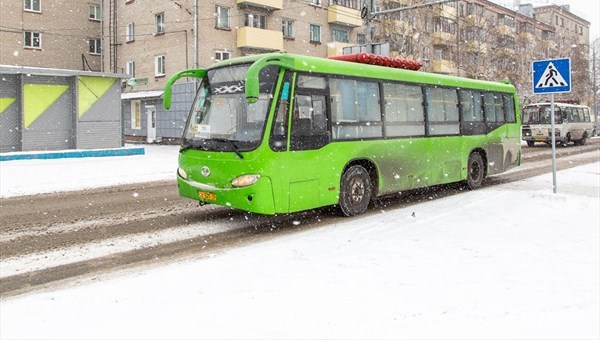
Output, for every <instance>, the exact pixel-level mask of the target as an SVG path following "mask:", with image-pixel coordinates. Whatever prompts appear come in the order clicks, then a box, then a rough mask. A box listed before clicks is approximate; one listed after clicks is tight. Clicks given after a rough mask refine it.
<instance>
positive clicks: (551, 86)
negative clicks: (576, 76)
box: [532, 58, 571, 94]
mask: <svg viewBox="0 0 600 340" xmlns="http://www.w3.org/2000/svg"><path fill="white" fill-rule="evenodd" d="M532 69H533V73H532V76H533V93H534V94H538V93H562V92H571V59H569V58H563V59H550V60H538V61H534V62H533V63H532Z"/></svg>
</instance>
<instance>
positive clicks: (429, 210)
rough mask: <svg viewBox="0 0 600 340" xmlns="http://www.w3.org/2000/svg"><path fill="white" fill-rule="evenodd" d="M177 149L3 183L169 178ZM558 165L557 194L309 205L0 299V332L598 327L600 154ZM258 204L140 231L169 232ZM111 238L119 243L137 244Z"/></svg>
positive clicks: (205, 226) (274, 334) (349, 333)
mask: <svg viewBox="0 0 600 340" xmlns="http://www.w3.org/2000/svg"><path fill="white" fill-rule="evenodd" d="M576 157H581V156H572V158H570V159H575V158H576ZM587 157H589V155H588V156H587ZM596 157H598V159H599V160H600V154H598V152H597V151H596ZM176 158H177V147H170V146H148V147H146V155H143V156H122V157H104V158H89V159H62V160H43V161H32V160H27V161H8V162H0V174H1V175H2V177H1V178H0V187H1V188H2V192H3V196H4V193H6V192H12V193H14V192H16V191H19V192H21V193H34V192H36V191H39V189H42V190H44V191H47V190H51V191H53V190H58V191H63V190H73V189H76V188H77V186H79V187H80V188H82V187H94V186H104V185H107V184H109V183H110V182H111V180H110V177H113V180H112V181H113V182H118V183H127V182H132V181H137V180H149V179H157V178H160V177H164V178H173V177H174V168H175V166H176V165H175V164H176ZM164 163H168V164H167V165H168V166H165V165H164ZM526 168H527V165H523V166H522V169H519V168H517V169H515V170H511V171H521V170H525V169H526ZM153 172H156V174H154V173H153ZM40 173H43V174H44V176H39V174H40ZM31 174H36V176H31ZM30 176H31V177H30ZM37 177H43V178H48V179H49V182H50V183H51V184H49V185H47V186H42V187H40V186H39V184H40V182H42V181H41V180H40V181H38V180H36V178H37ZM23 178H27V179H28V180H26V181H23ZM557 179H558V183H559V185H558V188H559V189H558V193H557V194H553V193H552V176H551V174H550V173H548V174H545V175H542V176H538V177H535V178H530V179H526V180H522V181H518V182H514V183H508V184H504V185H499V186H494V187H488V188H483V189H481V190H476V191H466V192H463V193H461V194H458V195H453V196H449V197H445V198H437V199H432V200H431V201H428V202H424V203H420V204H412V205H404V206H400V207H397V208H394V209H391V208H389V209H388V208H386V207H381V208H378V209H376V210H371V211H369V212H368V213H367V214H364V215H361V216H357V217H354V218H349V219H338V220H336V221H335V223H333V224H329V225H327V226H323V227H319V228H311V229H306V230H303V229H302V227H303V223H304V222H305V221H306V219H305V218H308V219H312V220H319V219H320V218H321V217H319V216H315V215H308V217H298V218H295V217H292V218H290V219H289V223H290V227H291V228H296V229H297V231H293V232H291V233H288V234H286V235H285V236H277V237H275V238H273V239H270V240H266V241H262V242H255V243H251V244H249V245H246V246H240V247H237V248H233V249H228V250H223V251H220V252H216V253H212V254H210V255H208V256H206V255H204V256H203V257H200V258H195V259H188V260H186V261H182V262H178V263H171V264H164V263H163V264H161V263H157V264H154V265H151V266H149V267H145V268H139V269H132V270H128V271H123V272H118V273H112V274H110V275H106V276H96V277H93V278H91V279H80V280H78V281H77V282H73V283H71V284H69V285H64V286H62V287H59V288H56V289H54V290H49V291H45V292H38V293H34V294H27V295H22V296H18V297H13V298H8V299H6V298H5V299H1V300H0V311H1V313H0V338H1V339H48V338H59V339H92V338H94V339H134V338H137V339H192V338H194V339H200V338H210V339H223V338H227V339H239V338H242V339H248V338H259V339H292V338H293V339H298V338H306V339H311V338H319V339H321V338H355V339H366V338H372V339H373V338H376V339H390V338H393V339H450V338H457V339H490V338H495V339H500V338H502V339H597V338H599V337H600V321H599V320H600V230H599V227H598V226H599V225H600V161H599V162H596V163H591V164H588V165H585V166H581V167H577V168H573V169H569V170H565V171H559V172H558V174H557ZM61 182H62V183H61ZM13 183H19V185H14V184H13ZM16 186H20V189H19V190H16V189H15V187H16ZM6 187H9V189H6ZM198 209H209V207H204V208H198ZM211 209H212V208H211ZM218 209H222V208H218ZM256 219H257V218H256V217H253V216H252V215H249V217H248V215H246V216H240V215H234V217H232V218H231V219H229V220H227V221H206V222H200V223H197V224H193V225H188V226H181V227H180V226H173V227H171V228H166V229H165V230H164V232H163V233H155V234H152V235H146V234H142V235H137V236H139V238H140V239H145V240H148V239H155V240H156V241H157V242H158V243H161V242H162V243H169V242H172V241H173V238H172V237H170V236H169V237H167V236H168V235H167V234H169V235H171V236H173V235H179V237H180V238H181V237H182V236H181V235H185V234H186V233H197V234H198V233H210V232H216V231H219V230H225V229H228V228H240V227H243V226H246V225H248V223H250V225H252V224H251V223H253V221H255V220H256ZM261 221H263V222H264V218H263V219H262V220H261ZM65 227H68V226H65ZM25 237H26V236H25ZM175 238H176V237H175ZM112 241H113V242H112V250H109V251H108V253H111V251H112V254H114V253H117V252H120V251H124V250H125V249H126V248H127V247H130V248H133V247H136V246H138V245H139V244H137V243H136V242H137V241H136V240H135V238H133V237H132V239H126V240H123V239H122V240H120V241H121V242H119V240H112ZM146 246H147V245H146ZM106 255H107V253H106V252H105V253H95V250H94V249H87V248H81V247H79V246H77V247H72V248H65V249H55V250H53V251H52V252H51V253H42V254H37V255H35V256H27V257H22V258H9V259H5V260H3V261H2V265H1V266H0V269H1V270H0V274H2V275H6V274H7V271H9V272H10V271H11V270H14V268H18V270H20V272H21V273H23V272H28V271H31V270H35V269H36V267H35V265H38V266H41V267H48V266H50V267H52V266H56V265H60V264H65V263H70V262H75V261H79V260H81V259H82V258H83V257H86V258H88V259H89V258H90V257H91V258H94V256H106ZM58 258H60V260H58ZM44 261H46V262H44ZM34 263H37V264H35V265H34ZM19 264H20V265H19Z"/></svg>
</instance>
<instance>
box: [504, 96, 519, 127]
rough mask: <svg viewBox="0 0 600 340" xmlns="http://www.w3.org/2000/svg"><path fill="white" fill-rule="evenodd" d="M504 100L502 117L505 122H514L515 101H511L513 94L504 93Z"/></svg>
mask: <svg viewBox="0 0 600 340" xmlns="http://www.w3.org/2000/svg"><path fill="white" fill-rule="evenodd" d="M502 99H503V100H504V119H505V120H506V122H507V123H514V122H516V121H517V120H516V117H515V102H514V101H513V96H512V95H510V94H505V95H503V96H502Z"/></svg>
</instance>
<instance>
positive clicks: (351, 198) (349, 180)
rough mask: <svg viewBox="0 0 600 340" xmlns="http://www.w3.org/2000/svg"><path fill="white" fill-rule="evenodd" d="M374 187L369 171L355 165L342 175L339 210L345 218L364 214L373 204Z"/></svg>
mask: <svg viewBox="0 0 600 340" xmlns="http://www.w3.org/2000/svg"><path fill="white" fill-rule="evenodd" d="M372 194H373V187H372V184H371V177H369V173H368V172H367V170H366V169H365V168H364V167H362V166H360V165H353V166H351V167H350V168H348V169H347V170H346V171H345V172H344V174H343V175H342V180H341V185H340V201H339V208H340V212H341V214H342V215H343V216H355V215H360V214H362V213H364V212H365V211H366V210H367V207H368V206H369V203H370V202H371V196H372Z"/></svg>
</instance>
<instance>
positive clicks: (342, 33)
mask: <svg viewBox="0 0 600 340" xmlns="http://www.w3.org/2000/svg"><path fill="white" fill-rule="evenodd" d="M331 31H332V32H333V41H338V42H343V43H347V42H349V41H350V40H349V39H348V35H349V34H348V31H346V30H342V29H338V28H334V29H332V30H331Z"/></svg>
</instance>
